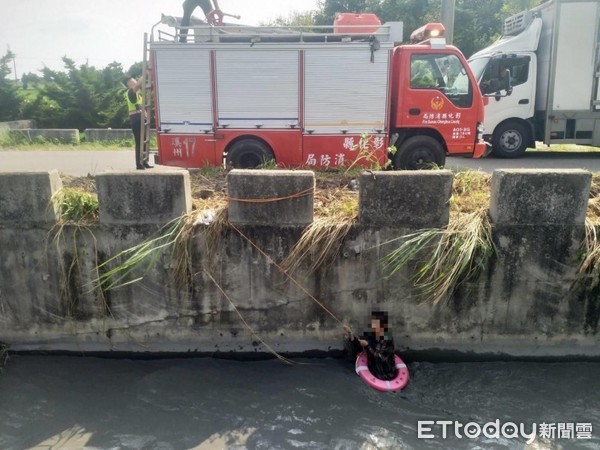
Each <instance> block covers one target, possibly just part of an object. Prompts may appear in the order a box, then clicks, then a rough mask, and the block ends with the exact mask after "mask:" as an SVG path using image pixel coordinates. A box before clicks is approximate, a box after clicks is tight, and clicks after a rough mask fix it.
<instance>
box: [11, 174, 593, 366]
mask: <svg viewBox="0 0 600 450" xmlns="http://www.w3.org/2000/svg"><path fill="white" fill-rule="evenodd" d="M452 182H453V174H452V173H451V172H448V171H428V172H376V173H370V172H365V173H364V174H363V175H362V176H361V178H360V188H359V189H360V192H359V193H358V195H359V211H360V217H359V220H358V221H357V223H356V224H355V225H354V226H353V227H352V228H351V229H350V232H349V233H348V235H347V236H346V238H345V239H343V241H341V242H340V244H341V247H340V251H339V253H338V254H337V256H336V257H335V258H334V259H333V260H332V261H331V262H330V264H326V265H324V266H321V267H320V268H318V269H317V270H316V271H315V272H314V273H310V272H309V271H308V266H309V264H310V261H308V262H304V263H302V264H300V267H299V268H298V269H296V270H295V271H294V272H293V273H292V275H293V278H294V280H296V281H297V282H299V283H300V284H301V285H302V286H303V287H304V288H305V289H306V290H307V291H308V292H310V293H311V294H312V295H313V296H314V297H315V298H317V299H318V300H319V301H321V302H322V303H323V304H324V305H325V306H326V307H327V308H328V309H329V310H330V311H331V312H332V313H333V314H334V315H335V316H336V317H337V318H339V319H340V320H342V321H348V322H349V323H350V325H351V326H352V327H353V329H354V330H355V331H357V332H361V331H362V330H363V327H364V326H365V325H366V323H367V318H368V315H369V312H370V311H371V310H372V309H380V310H386V311H388V312H389V315H390V320H391V325H392V327H393V329H392V331H393V333H394V336H395V339H396V341H397V345H398V347H399V349H400V350H414V351H427V350H441V351H461V352H468V353H470V354H474V355H484V354H492V355H511V356H527V357H538V356H539V357H544V356H579V355H585V356H595V357H597V356H600V337H599V334H598V320H599V316H600V289H599V288H598V284H597V282H596V283H594V280H593V277H589V278H583V279H581V278H578V276H577V269H578V267H579V264H580V262H581V250H580V246H581V243H582V241H583V240H584V235H585V228H584V220H585V213H586V208H587V203H588V198H589V192H590V182H591V174H590V173H588V172H586V171H582V170H562V171H543V170H503V171H496V172H495V173H494V174H493V178H492V192H491V201H490V210H489V212H490V217H491V221H492V224H493V240H494V242H495V245H496V252H495V254H494V255H493V256H492V257H491V258H490V259H489V260H487V262H486V263H485V270H484V271H483V273H482V274H481V276H480V277H479V278H478V279H477V280H475V281H468V282H465V283H463V284H462V285H460V286H459V287H458V289H456V290H455V292H454V294H453V295H452V296H451V298H449V299H448V301H446V302H443V303H439V304H438V305H436V306H434V305H432V304H431V302H429V301H427V299H424V298H423V297H422V296H420V295H419V292H420V291H419V290H418V289H417V288H416V287H415V286H414V283H413V281H412V278H411V277H412V275H413V274H414V270H415V266H414V265H412V266H411V265H409V266H408V267H407V268H404V269H402V270H400V271H399V272H397V273H395V274H394V275H392V276H389V274H388V272H387V271H386V270H385V269H384V268H383V265H382V259H383V258H384V257H385V255H387V254H388V253H389V252H390V251H391V250H392V249H394V248H396V246H397V244H394V243H386V242H388V241H389V240H391V239H394V238H397V237H399V236H403V235H406V234H409V233H413V232H415V231H417V230H421V229H424V228H430V227H443V226H445V225H446V224H447V223H448V220H449V199H450V196H451V187H452ZM96 184H97V189H98V200H99V204H100V214H99V222H98V223H95V224H93V225H89V226H87V227H81V226H80V227H77V226H74V225H66V226H62V227H57V225H56V224H57V221H58V220H59V219H60V214H59V211H58V210H57V208H56V206H55V205H54V204H53V202H52V201H51V199H52V198H53V196H54V194H55V193H56V192H57V191H58V190H59V189H60V188H61V181H60V178H59V176H58V174H57V172H50V173H48V172H40V173H20V174H14V173H13V174H8V173H4V174H0V341H2V342H5V343H8V344H10V346H11V348H12V349H13V350H66V351H102V352H104V351H105V352H111V351H126V352H199V353H215V352H220V353H228V352H241V353H244V352H266V351H267V350H266V348H265V346H264V345H263V344H261V343H260V342H259V339H258V337H260V338H261V339H263V340H264V341H265V342H267V343H268V344H270V345H271V346H272V347H273V348H274V349H275V350H277V351H281V352H305V351H314V350H318V351H333V350H339V349H341V348H342V340H341V336H342V333H341V326H340V325H339V323H337V322H336V321H335V320H334V319H333V318H332V317H330V316H329V315H328V314H327V313H326V312H324V310H323V309H322V308H321V307H320V306H318V305H317V304H316V303H315V302H314V301H313V300H311V299H310V298H309V297H308V295H307V294H306V293H305V292H304V291H303V290H301V289H300V288H298V286H297V285H295V284H294V283H293V282H291V281H290V280H289V279H288V278H286V276H285V275H284V274H283V273H282V271H281V270H280V269H279V267H278V265H279V263H281V262H282V261H283V260H284V259H285V257H286V256H287V255H288V254H289V252H290V250H291V248H292V247H293V245H294V244H295V243H296V242H297V240H298V239H299V237H300V236H301V234H302V231H303V230H304V229H305V227H306V226H307V225H308V224H310V223H311V222H312V221H313V200H314V199H313V188H314V175H313V173H312V172H308V171H232V172H230V174H229V176H228V190H229V191H228V192H229V197H230V203H229V221H230V223H231V225H230V226H225V227H223V228H221V229H215V228H210V230H211V231H212V232H211V233H208V232H207V230H208V229H207V227H206V225H205V223H208V222H210V220H211V219H212V218H211V217H210V214H208V215H207V214H204V215H203V216H198V217H194V219H193V221H194V225H193V231H194V232H193V234H192V236H191V238H190V239H189V241H188V244H189V245H188V246H187V247H185V248H184V250H186V252H185V253H183V254H184V256H185V258H184V259H183V261H184V262H185V264H184V265H183V266H181V265H178V264H177V259H175V258H172V257H171V256H172V252H171V251H170V250H167V251H165V253H164V254H163V256H161V257H160V258H159V259H158V261H157V264H156V265H154V266H153V267H151V268H148V269H147V273H145V276H144V279H143V280H142V281H140V282H138V283H135V284H130V285H127V286H125V287H122V288H120V289H117V290H110V291H105V290H101V289H99V288H97V287H96V286H95V285H94V283H93V280H94V279H95V278H96V277H97V276H98V273H104V272H105V271H106V270H107V269H106V267H101V268H100V269H99V270H98V269H97V267H98V266H99V265H100V264H101V263H102V262H104V261H106V260H108V259H109V258H110V257H111V256H113V255H115V254H117V253H118V252H119V251H121V250H124V249H127V248H130V247H132V246H134V245H136V244H138V243H140V242H142V241H144V240H146V239H149V238H151V237H152V236H154V235H155V233H156V232H157V231H158V230H159V229H160V228H161V227H162V226H164V225H165V224H166V223H168V222H169V221H170V220H173V219H176V218H177V217H179V216H181V215H182V214H185V213H189V212H190V211H191V209H192V202H191V195H190V181H189V177H188V174H187V173H185V172H181V171H178V172H162V173H152V172H147V173H131V172H129V173H106V174H102V175H98V176H97V179H96ZM272 199H278V200H277V201H271V200H272ZM253 244H255V245H256V247H255V246H253ZM257 248H259V249H260V250H263V251H264V252H265V253H266V254H267V255H269V257H270V258H272V259H270V258H267V257H265V256H264V255H263V254H262V253H261V252H260V251H259V250H257ZM179 250H182V249H181V248H180V249H179ZM180 254H182V253H181V252H177V253H176V255H180ZM178 267H179V268H181V267H183V268H184V269H185V270H183V272H181V273H182V274H183V275H182V276H180V277H179V279H178V280H176V279H175V277H174V272H175V269H176V268H178ZM144 271H145V269H144V268H138V269H136V271H134V273H133V274H131V276H132V277H135V276H137V275H143V273H142V272H144ZM178 273H179V272H178ZM576 280H579V282H578V283H575V281H576ZM596 281H597V280H596ZM225 296H226V297H225ZM233 305H235V306H236V307H237V311H236V309H235V308H234V306H233ZM238 313H239V314H241V316H242V317H243V318H244V320H245V321H246V322H247V325H248V326H249V327H251V328H252V329H253V330H254V332H255V333H256V334H255V335H253V334H252V333H251V332H250V331H249V330H248V328H247V326H246V325H244V324H243V323H242V321H241V319H240V316H239V314H238Z"/></svg>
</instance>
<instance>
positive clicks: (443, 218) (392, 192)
mask: <svg viewBox="0 0 600 450" xmlns="http://www.w3.org/2000/svg"><path fill="white" fill-rule="evenodd" d="M452 179H453V175H452V172H450V171H448V170H428V171H398V172H363V173H362V174H361V176H360V188H359V220H360V223H362V224H364V225H366V226H369V227H379V228H381V227H391V228H412V229H421V228H438V227H443V226H446V225H447V224H448V220H449V218H450V205H449V200H450V196H451V194H452Z"/></svg>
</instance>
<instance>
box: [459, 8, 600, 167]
mask: <svg viewBox="0 0 600 450" xmlns="http://www.w3.org/2000/svg"><path fill="white" fill-rule="evenodd" d="M599 23H600V2H598V1H592V0H581V1H578V2H569V1H565V0H553V1H552V0H551V1H548V2H546V3H543V4H542V5H540V6H538V7H537V8H534V9H532V10H530V11H524V12H521V13H519V14H516V15H514V16H512V17H509V18H508V19H506V20H505V22H504V29H503V36H502V38H501V39H499V40H498V41H497V42H495V43H494V44H492V45H491V46H489V47H487V48H485V49H483V50H481V51H479V52H477V53H475V54H474V55H473V56H471V58H470V59H469V64H470V66H471V69H472V70H473V73H474V75H475V77H476V78H477V80H478V81H479V84H480V87H481V90H482V93H483V94H484V95H486V96H488V97H490V98H489V102H488V105H487V106H486V109H485V122H484V126H485V131H484V137H485V138H486V140H487V141H488V142H490V143H491V144H492V149H493V150H492V151H493V154H494V155H496V156H498V157H504V158H514V157H518V156H521V155H522V154H523V153H524V152H525V150H526V149H527V148H528V147H534V146H535V141H542V142H544V143H546V144H554V143H565V144H566V143H570V144H582V145H600V114H599V112H600V97H599V94H600V86H599V84H598V79H599V77H600V56H599V53H600V51H599V48H600V44H599V42H600V37H599V33H600V25H599ZM507 78H508V79H507Z"/></svg>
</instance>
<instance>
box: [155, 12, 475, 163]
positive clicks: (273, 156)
mask: <svg viewBox="0 0 600 450" xmlns="http://www.w3.org/2000/svg"><path fill="white" fill-rule="evenodd" d="M353 23H357V22H356V21H354V22H353ZM177 24H178V22H177V20H176V19H173V18H169V17H163V20H162V21H161V22H160V23H159V24H157V25H156V26H155V27H158V28H156V29H153V30H152V33H151V34H150V37H148V36H147V37H146V41H147V43H146V48H147V50H148V52H147V56H145V59H147V67H149V77H148V83H147V85H148V87H151V88H152V90H153V94H154V105H155V109H154V114H155V121H156V128H157V140H158V155H157V162H158V163H159V164H163V165H170V166H180V167H187V168H199V167H203V166H219V165H222V164H223V163H224V162H225V163H226V164H228V165H231V166H233V167H238V168H248V167H256V166H258V165H260V164H262V163H264V162H265V161H268V160H274V161H275V162H276V163H277V165H278V166H280V167H306V168H313V167H314V168H334V167H338V166H339V167H347V166H348V165H350V164H352V162H353V161H355V160H357V158H358V159H360V160H361V162H362V163H363V164H372V163H373V162H374V161H375V160H376V161H377V162H378V163H379V164H380V165H381V166H384V165H385V164H386V162H387V161H388V158H391V159H392V162H393V166H394V167H395V168H397V169H416V168H421V167H423V166H426V165H428V164H429V165H431V164H432V163H435V164H437V165H440V166H441V165H444V162H445V157H446V154H449V155H459V154H460V155H467V156H472V157H476V158H477V157H480V156H482V155H483V153H484V151H485V149H486V144H485V143H484V141H483V140H482V133H483V128H482V125H481V124H482V122H483V107H484V100H483V97H482V95H481V92H480V90H479V87H478V85H477V81H476V80H475V78H474V77H473V74H472V73H471V70H470V68H469V65H468V64H467V62H466V60H465V58H464V57H463V55H462V54H461V52H460V51H459V50H458V49H457V48H455V47H453V46H449V45H445V41H444V39H443V38H442V36H441V35H442V34H443V27H441V25H440V26H436V25H428V26H426V27H423V28H422V29H420V31H419V32H418V33H417V34H415V33H413V38H414V39H417V40H421V41H422V42H420V43H418V44H414V45H396V43H397V42H399V41H401V40H402V37H401V34H402V31H401V28H402V24H401V23H399V22H396V23H387V24H384V25H377V26H375V27H374V28H373V29H365V26H364V25H357V26H359V27H360V30H359V31H361V33H353V34H352V33H349V31H351V30H350V29H351V28H352V25H345V26H343V27H337V29H336V31H338V33H330V32H327V31H324V32H315V31H314V28H311V31H310V32H306V31H303V30H302V29H290V28H285V29H281V28H273V27H246V26H234V25H227V26H207V25H199V26H192V27H190V30H189V31H190V33H189V35H188V38H187V42H182V41H183V40H184V39H181V37H180V28H179V27H178V25H177ZM161 25H162V26H164V25H170V27H169V28H168V29H167V30H163V29H162V28H164V27H161ZM340 29H341V31H342V32H343V34H342V33H341V32H340ZM365 31H367V32H366V33H365ZM436 36H437V37H436ZM149 94H150V92H147V94H146V98H147V97H149V96H150V95H149ZM391 146H395V148H396V149H397V150H396V151H395V152H390V151H389V148H390V147H391ZM365 155H368V158H365Z"/></svg>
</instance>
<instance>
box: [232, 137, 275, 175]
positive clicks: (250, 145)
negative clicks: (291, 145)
mask: <svg viewBox="0 0 600 450" xmlns="http://www.w3.org/2000/svg"><path fill="white" fill-rule="evenodd" d="M274 159H275V156H274V155H273V151H272V150H271V149H270V148H269V146H268V145H267V144H265V143H264V142H263V141H261V140H259V139H254V138H243V139H240V140H239V141H236V142H234V143H233V144H231V146H230V147H229V149H228V150H227V159H226V162H227V167H233V168H234V169H255V168H257V167H259V166H261V165H263V164H265V163H267V162H269V161H271V160H274Z"/></svg>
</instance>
